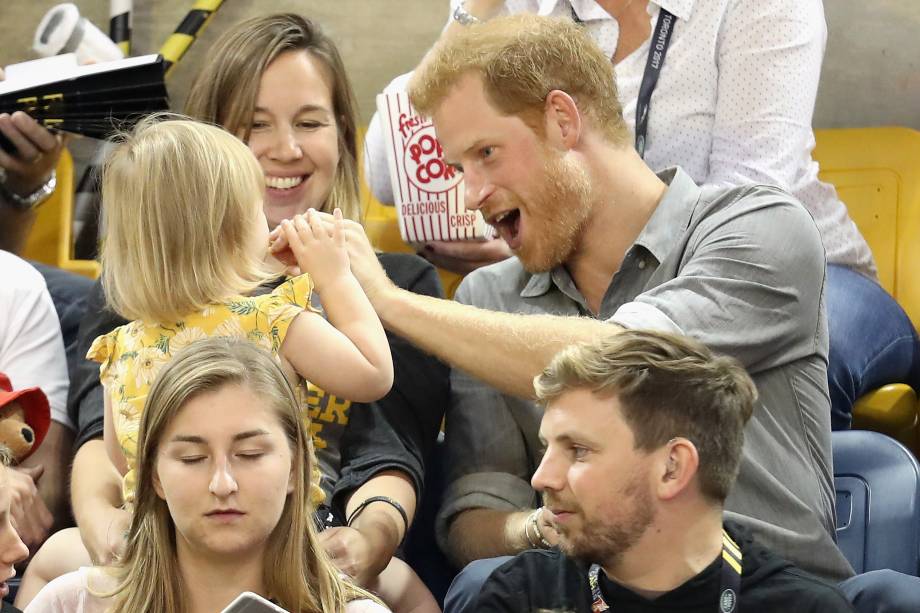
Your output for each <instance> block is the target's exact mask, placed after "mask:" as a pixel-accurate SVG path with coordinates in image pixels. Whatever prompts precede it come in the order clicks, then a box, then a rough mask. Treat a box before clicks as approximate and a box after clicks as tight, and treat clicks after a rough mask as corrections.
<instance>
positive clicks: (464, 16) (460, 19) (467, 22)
mask: <svg viewBox="0 0 920 613" xmlns="http://www.w3.org/2000/svg"><path fill="white" fill-rule="evenodd" d="M453 17H454V21H456V22H457V23H459V24H460V25H461V26H471V25H474V24H477V23H482V20H481V19H479V18H478V17H475V16H473V15H470V13H469V11H467V10H466V7H465V6H464V3H463V2H461V3H460V4H458V5H457V8H455V9H454V15H453Z"/></svg>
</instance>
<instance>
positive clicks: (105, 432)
mask: <svg viewBox="0 0 920 613" xmlns="http://www.w3.org/2000/svg"><path fill="white" fill-rule="evenodd" d="M103 387H104V386H103ZM102 396H103V402H104V403H105V414H104V417H103V420H104V421H103V422H102V423H103V428H102V438H103V440H104V441H105V451H106V454H107V455H108V456H109V459H110V460H111V461H112V465H113V466H115V468H117V469H118V472H120V473H121V474H122V475H124V474H125V473H127V472H128V460H127V459H126V458H125V453H124V451H122V449H121V445H119V444H118V436H117V435H116V434H115V421H114V419H115V418H114V416H113V415H112V399H111V396H109V390H108V388H105V389H103V391H102Z"/></svg>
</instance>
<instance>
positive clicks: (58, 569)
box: [15, 528, 93, 609]
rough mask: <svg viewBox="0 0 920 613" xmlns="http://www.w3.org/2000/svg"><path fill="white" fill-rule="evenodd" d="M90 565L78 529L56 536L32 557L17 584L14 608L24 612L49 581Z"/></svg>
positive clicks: (67, 530) (63, 531)
mask: <svg viewBox="0 0 920 613" xmlns="http://www.w3.org/2000/svg"><path fill="white" fill-rule="evenodd" d="M92 564H93V563H92V561H91V560H90V559H89V553H88V552H87V551H86V547H85V546H84V545H83V540H82V539H81V538H80V531H79V530H78V529H77V528H67V529H65V530H60V531H59V532H55V533H54V534H52V535H51V536H50V537H48V540H47V541H45V544H44V545H42V546H41V549H39V550H38V551H37V552H36V553H35V555H34V556H32V560H31V561H30V562H29V566H28V567H27V568H26V574H25V575H23V577H22V582H21V583H20V584H19V591H18V592H16V603H15V605H16V608H17V609H25V608H26V605H27V604H29V603H30V602H31V601H32V599H33V598H35V595H36V594H38V593H39V592H40V591H41V589H42V588H43V587H45V586H46V585H47V584H48V583H49V582H51V581H52V580H54V579H57V578H58V577H60V576H61V575H64V574H66V573H69V572H72V571H75V570H77V569H78V568H80V567H81V566H92Z"/></svg>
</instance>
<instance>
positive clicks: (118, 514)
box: [80, 507, 131, 566]
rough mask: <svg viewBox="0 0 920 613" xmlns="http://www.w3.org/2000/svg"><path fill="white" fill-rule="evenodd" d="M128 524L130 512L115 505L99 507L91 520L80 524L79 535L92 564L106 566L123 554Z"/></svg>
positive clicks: (129, 524) (129, 522) (129, 523)
mask: <svg viewBox="0 0 920 613" xmlns="http://www.w3.org/2000/svg"><path fill="white" fill-rule="evenodd" d="M130 526H131V514H130V513H128V512H127V511H125V510H124V509H121V508H116V507H106V508H103V509H101V510H100V511H99V512H97V513H95V514H94V517H93V520H92V521H91V522H86V523H84V525H82V526H80V537H81V538H82V539H83V544H84V545H86V550H87V551H88V552H89V557H90V559H91V560H92V561H93V564H96V565H97V566H107V565H110V564H112V563H113V562H115V560H116V559H118V558H119V557H121V556H122V554H124V551H125V545H127V539H126V535H127V534H128V528H129V527H130Z"/></svg>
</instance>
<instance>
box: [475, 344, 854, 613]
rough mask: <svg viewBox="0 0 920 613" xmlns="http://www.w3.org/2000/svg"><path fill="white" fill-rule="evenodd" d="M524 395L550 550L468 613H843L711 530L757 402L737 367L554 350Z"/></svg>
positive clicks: (598, 347)
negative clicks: (535, 434) (532, 422)
mask: <svg viewBox="0 0 920 613" xmlns="http://www.w3.org/2000/svg"><path fill="white" fill-rule="evenodd" d="M534 387H535V389H536V396H537V400H538V402H539V403H540V404H541V405H542V406H543V407H545V411H544V415H543V420H542V423H541V426H540V440H541V441H542V442H543V444H544V446H545V448H546V451H545V453H544V454H543V459H542V461H541V463H540V466H539V468H537V471H536V473H534V476H533V480H532V481H533V486H534V488H535V489H536V490H538V491H540V492H542V494H543V500H544V503H545V504H546V508H547V510H548V511H549V512H550V514H551V516H552V521H553V522H554V524H555V525H556V526H557V531H558V534H559V548H558V549H553V550H537V551H528V552H525V553H522V554H519V555H518V556H516V557H515V558H513V559H512V560H511V561H509V562H507V563H505V564H503V565H502V566H500V567H499V568H498V569H497V570H496V571H495V572H493V573H492V575H491V576H490V577H489V579H488V580H487V581H486V583H485V585H484V587H483V590H482V592H481V593H480V594H479V597H478V598H477V600H476V604H475V607H474V609H475V610H476V611H482V612H485V611H536V610H541V609H558V610H566V611H592V610H604V607H606V608H608V609H610V610H613V611H620V610H624V611H657V610H669V611H688V612H689V611H707V612H708V611H731V610H744V611H780V610H782V609H785V608H788V607H791V608H792V609H794V610H795V611H801V612H803V613H806V612H813V613H817V612H827V613H840V612H844V611H852V610H853V609H852V607H851V606H850V604H849V603H848V602H847V601H846V599H845V598H844V596H843V594H841V593H840V592H839V591H838V590H837V589H836V588H834V587H833V586H831V585H829V584H827V583H825V582H823V581H821V580H820V579H817V578H815V577H812V576H811V575H809V574H808V573H805V572H803V571H801V570H799V569H798V568H796V567H795V566H793V565H792V564H790V563H789V562H787V561H785V560H783V559H782V558H780V557H779V556H777V555H775V554H774V553H772V552H771V551H769V550H768V549H766V548H764V547H762V546H760V545H759V544H757V543H756V541H755V540H754V539H753V537H752V536H751V534H750V531H748V530H747V529H745V528H744V527H743V526H741V525H739V524H737V523H735V522H731V521H728V522H723V519H722V505H723V503H724V501H725V498H726V496H727V495H728V492H729V490H730V489H731V486H732V483H733V482H734V480H735V477H736V475H737V473H738V466H739V462H740V460H741V448H742V442H743V440H744V434H743V428H744V425H745V423H747V421H748V419H749V418H750V417H751V413H752V412H753V408H754V401H755V399H756V397H757V392H756V389H755V388H754V383H753V382H752V381H751V379H750V377H749V376H748V375H747V373H745V371H744V369H743V368H742V367H741V365H740V364H738V363H737V361H735V360H733V359H731V358H728V357H716V356H714V355H713V354H712V352H710V351H709V350H708V349H706V348H705V347H704V346H703V345H701V344H699V343H697V342H695V341H692V340H690V339H687V338H685V337H678V336H673V335H668V334H660V333H654V332H641V331H630V330H628V331H624V332H622V333H621V334H618V335H616V336H612V337H606V338H603V339H601V340H599V341H596V342H594V343H590V344H582V345H573V346H571V347H569V348H568V349H565V350H563V351H562V352H561V353H560V354H559V355H557V356H556V357H555V358H554V359H553V361H552V362H551V363H550V365H549V366H548V367H547V368H546V370H544V371H543V373H542V374H541V375H540V376H539V377H537V379H536V381H535V382H534ZM653 601H654V602H653ZM592 607H593V609H592ZM720 607H722V608H720Z"/></svg>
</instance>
